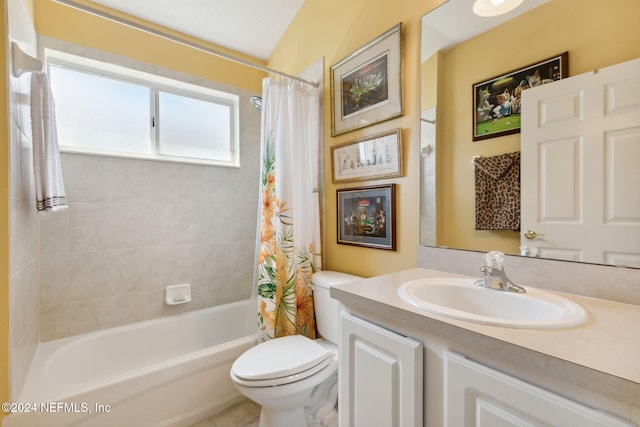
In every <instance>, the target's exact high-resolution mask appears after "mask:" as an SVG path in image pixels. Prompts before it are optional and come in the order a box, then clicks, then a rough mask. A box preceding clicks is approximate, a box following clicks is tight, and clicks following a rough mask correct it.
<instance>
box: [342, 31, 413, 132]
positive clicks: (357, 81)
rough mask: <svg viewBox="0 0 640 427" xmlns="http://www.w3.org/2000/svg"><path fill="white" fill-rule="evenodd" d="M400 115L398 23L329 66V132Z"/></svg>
mask: <svg viewBox="0 0 640 427" xmlns="http://www.w3.org/2000/svg"><path fill="white" fill-rule="evenodd" d="M400 115H402V24H401V23H400V24H397V25H396V26H394V27H393V28H391V29H389V30H387V31H386V32H384V33H383V34H382V35H380V36H378V37H377V38H375V39H374V40H372V41H371V42H369V43H367V44H366V45H364V46H362V47H361V48H360V49H358V50H356V51H355V52H353V53H352V54H351V55H349V56H347V57H346V58H344V59H342V60H341V61H340V62H338V63H337V64H335V65H333V66H332V67H331V136H336V135H340V134H343V133H346V132H350V131H352V130H355V129H360V128H363V127H366V126H371V125H373V124H375V123H380V122H382V121H385V120H389V119H392V118H394V117H397V116H400Z"/></svg>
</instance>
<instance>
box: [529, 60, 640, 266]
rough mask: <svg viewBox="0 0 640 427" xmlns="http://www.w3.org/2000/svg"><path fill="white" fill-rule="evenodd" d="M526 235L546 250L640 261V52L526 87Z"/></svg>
mask: <svg viewBox="0 0 640 427" xmlns="http://www.w3.org/2000/svg"><path fill="white" fill-rule="evenodd" d="M522 105H523V107H522V109H523V111H526V112H527V114H523V115H522V128H521V130H522V135H521V136H522V139H521V140H522V167H521V180H522V230H523V231H526V230H534V231H535V232H536V233H538V235H539V237H536V238H535V239H533V240H531V239H527V238H526V237H524V235H523V236H522V238H521V244H522V245H523V246H529V247H534V246H535V247H537V248H538V251H537V252H538V254H539V255H540V256H543V257H547V256H554V257H555V258H558V259H566V260H573V261H583V262H593V263H612V262H613V263H616V264H617V265H628V266H633V267H640V197H638V187H639V186H640V167H638V164H640V60H634V61H630V62H627V63H624V64H619V65H616V66H612V67H608V68H605V69H602V70H599V71H598V72H597V73H586V74H581V75H579V76H575V77H571V78H568V79H563V80H560V81H557V82H554V83H551V84H547V85H542V86H539V87H536V88H532V89H528V90H526V91H524V92H523V95H522Z"/></svg>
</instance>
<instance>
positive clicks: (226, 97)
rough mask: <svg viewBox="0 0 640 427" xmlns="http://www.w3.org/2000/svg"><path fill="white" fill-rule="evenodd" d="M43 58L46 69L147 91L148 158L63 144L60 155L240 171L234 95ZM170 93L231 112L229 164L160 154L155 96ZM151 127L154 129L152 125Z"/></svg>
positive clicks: (72, 59) (76, 60)
mask: <svg viewBox="0 0 640 427" xmlns="http://www.w3.org/2000/svg"><path fill="white" fill-rule="evenodd" d="M44 54H45V58H46V61H47V64H48V65H55V66H60V67H64V68H67V69H70V70H73V71H78V72H84V73H89V74H93V75H97V76H104V77H107V78H110V79H115V80H120V81H123V82H126V83H132V84H136V85H140V86H145V87H148V88H150V89H151V91H150V93H151V99H150V101H149V102H150V103H151V108H150V114H151V117H149V122H148V123H149V131H150V144H151V151H152V154H147V153H133V152H122V151H115V150H101V149H96V148H88V147H77V146H65V145H64V144H63V143H64V141H59V142H60V151H62V152H69V153H80V154H93V155H101V156H112V157H127V158H135V159H146V160H160V161H168V162H178V163H191V164H204V165H215V166H228V167H240V97H239V96H238V95H235V94H231V93H226V92H222V91H218V90H215V89H211V88H208V87H204V86H199V85H194V84H191V83H186V82H183V81H180V80H174V79H170V78H167V77H162V76H158V75H154V74H150V73H145V72H142V71H138V70H134V69H131V68H127V67H124V66H120V65H115V64H111V63H107V62H102V61H97V60H94V59H89V58H85V57H81V56H77V55H73V54H69V53H66V52H61V51H58V50H53V49H49V48H45V49H44ZM159 91H160V92H165V93H170V94H173V95H179V96H185V97H188V98H193V99H197V100H200V101H207V102H213V103H216V104H222V105H227V106H229V107H230V111H231V118H230V119H231V141H230V143H231V146H230V154H231V160H229V161H226V160H212V159H204V158H197V157H186V156H172V155H166V154H160V153H158V150H157V145H158V141H157V136H158V129H159V126H158V122H154V121H155V120H162V119H161V118H159V117H158V114H157V111H158V92H159ZM152 123H154V125H152Z"/></svg>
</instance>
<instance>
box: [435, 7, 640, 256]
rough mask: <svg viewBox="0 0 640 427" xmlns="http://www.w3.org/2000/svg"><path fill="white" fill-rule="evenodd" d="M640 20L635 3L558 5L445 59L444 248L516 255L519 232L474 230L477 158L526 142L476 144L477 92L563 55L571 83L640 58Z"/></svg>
mask: <svg viewBox="0 0 640 427" xmlns="http://www.w3.org/2000/svg"><path fill="white" fill-rule="evenodd" d="M638 16H640V2H639V1H637V0H615V1H611V2H602V1H600V0H581V1H580V7H576V2H575V1H574V0H552V1H550V2H549V3H547V4H545V5H543V6H540V7H538V8H536V9H534V10H533V11H531V12H530V13H527V14H525V15H524V16H522V17H519V18H516V19H514V20H512V21H511V22H508V23H506V24H504V25H502V26H501V27H499V28H497V29H495V30H493V31H491V32H488V33H485V34H482V35H480V36H478V37H476V38H475V39H472V40H470V41H468V42H466V43H463V44H461V45H459V46H458V47H456V48H455V49H453V50H451V51H448V52H446V53H444V54H443V55H442V56H441V62H442V63H443V65H442V73H441V76H442V77H443V79H442V80H441V82H440V84H439V95H442V97H443V98H444V99H445V102H444V110H441V114H439V116H438V117H439V119H442V120H443V121H442V122H440V121H439V122H438V132H439V137H441V138H442V139H439V140H438V144H439V148H438V149H439V150H440V151H439V153H440V154H441V156H440V158H439V159H438V160H439V161H440V162H441V163H439V165H438V166H439V171H440V172H439V173H440V175H439V178H438V183H439V188H438V191H439V197H441V198H442V199H441V200H442V203H441V205H440V207H441V208H442V211H441V212H439V215H441V217H442V218H444V220H443V221H439V223H438V225H439V229H438V242H437V243H438V244H439V245H444V246H448V247H453V248H465V249H477V250H490V249H500V250H503V251H505V252H507V253H518V246H519V234H518V233H516V232H513V231H498V232H491V231H475V230H474V226H475V225H474V220H475V214H474V212H475V204H474V203H475V193H474V184H473V183H474V178H473V167H472V166H471V158H472V157H473V156H474V155H484V156H491V155H496V154H502V153H507V152H512V151H517V150H519V149H520V135H519V134H515V135H509V136H503V137H498V138H491V139H487V140H482V141H478V142H473V141H472V128H471V119H472V112H473V108H472V107H473V106H472V94H471V87H472V85H473V84H474V83H477V82H479V81H482V80H485V79H488V78H491V77H493V76H496V75H499V74H501V73H504V72H508V71H510V70H513V69H517V68H519V67H522V66H526V65H528V64H531V63H534V62H536V61H539V60H541V59H545V58H548V57H551V56H554V55H557V54H559V53H562V52H564V51H568V52H569V74H570V75H571V76H573V75H577V74H581V73H584V72H587V71H591V70H594V69H598V68H602V67H605V66H608V65H613V64H616V63H619V62H624V61H628V60H631V59H634V58H637V57H640V43H637V41H638V40H640V25H638V22H637V20H638V18H637V17H638ZM439 106H442V105H440V104H439Z"/></svg>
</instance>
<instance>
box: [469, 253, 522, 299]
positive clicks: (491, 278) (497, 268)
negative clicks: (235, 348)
mask: <svg viewBox="0 0 640 427" xmlns="http://www.w3.org/2000/svg"><path fill="white" fill-rule="evenodd" d="M484 259H485V262H486V264H487V265H484V266H482V267H481V268H480V272H482V279H478V280H476V285H477V286H482V287H484V288H488V289H495V290H499V291H507V292H517V293H523V292H526V290H525V289H524V288H523V287H522V286H518V285H516V284H515V283H513V282H512V281H511V280H510V279H509V278H508V277H507V275H506V274H505V272H504V268H503V267H502V261H503V259H504V254H503V253H502V252H498V251H491V252H488V253H487V254H485V256H484Z"/></svg>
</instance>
